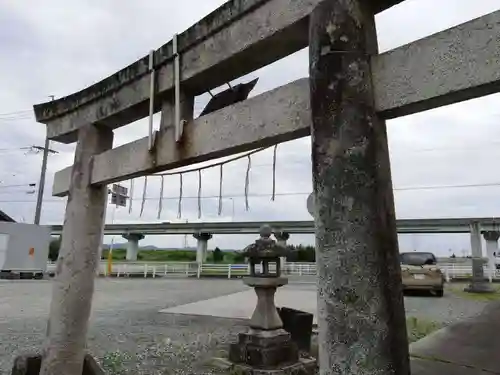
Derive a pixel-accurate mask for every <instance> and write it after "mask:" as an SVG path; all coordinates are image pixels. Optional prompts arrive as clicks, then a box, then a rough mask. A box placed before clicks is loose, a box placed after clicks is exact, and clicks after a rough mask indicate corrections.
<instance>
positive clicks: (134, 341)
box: [0, 279, 484, 375]
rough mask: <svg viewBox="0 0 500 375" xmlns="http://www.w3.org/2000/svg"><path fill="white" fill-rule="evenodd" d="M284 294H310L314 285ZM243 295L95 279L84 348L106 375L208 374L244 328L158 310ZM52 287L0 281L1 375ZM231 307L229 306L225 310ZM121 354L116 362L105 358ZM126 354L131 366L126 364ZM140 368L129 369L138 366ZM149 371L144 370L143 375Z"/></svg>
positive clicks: (467, 305)
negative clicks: (219, 354)
mask: <svg viewBox="0 0 500 375" xmlns="http://www.w3.org/2000/svg"><path fill="white" fill-rule="evenodd" d="M288 288H291V289H298V290H303V291H304V290H309V291H310V290H314V288H315V286H314V284H295V283H294V284H292V285H291V286H289V287H288ZM245 290H247V287H245V286H244V285H243V284H242V283H241V281H238V280H233V281H231V280H202V281H199V280H190V279H156V280H151V279H149V280H142V279H134V280H127V279H121V280H117V279H112V280H107V279H99V280H98V282H97V285H96V294H95V300H94V306H93V312H92V317H91V328H90V332H89V348H90V350H91V351H92V352H93V353H95V355H97V356H98V357H100V358H103V357H104V356H105V355H106V364H107V365H108V368H111V367H113V366H114V367H115V370H114V372H110V374H111V375H113V374H118V373H120V372H119V370H120V366H121V365H122V363H125V366H126V367H127V368H128V369H129V370H130V371H132V370H134V371H133V372H126V371H125V372H122V374H129V373H134V374H142V373H148V374H162V373H163V372H162V371H161V370H160V368H163V369H164V368H170V369H173V368H176V369H177V372H170V373H174V374H175V373H178V374H187V373H190V374H196V373H200V374H201V373H203V374H208V373H209V372H208V370H207V369H206V368H203V364H204V363H206V360H207V359H208V358H210V357H211V356H213V354H214V350H217V348H220V347H226V346H227V345H226V344H227V343H228V342H229V340H232V339H233V338H234V334H235V333H236V332H239V331H241V330H243V329H244V327H243V326H242V324H243V323H242V322H241V321H239V322H238V321H236V322H235V321H234V320H230V319H223V318H213V317H206V316H205V317H204V316H191V315H177V314H166V313H159V312H158V311H159V310H161V309H165V308H169V307H174V306H177V305H183V304H188V303H192V302H196V301H201V300H205V299H210V298H215V297H218V296H224V295H228V294H232V293H237V292H241V291H245ZM50 291H51V289H50V281H0V374H8V373H9V369H10V366H11V363H12V359H13V357H14V356H15V355H16V354H18V353H20V352H25V351H32V350H36V349H39V348H40V347H41V345H42V342H43V338H44V334H45V328H46V319H47V314H48V308H49V303H50ZM405 300H406V301H405V302H406V308H407V311H408V314H409V315H412V316H417V317H422V318H426V319H431V320H435V321H440V322H444V323H448V322H451V321H455V320H457V319H460V318H461V317H463V316H470V315H475V314H477V313H479V312H480V311H481V310H482V309H483V306H484V304H482V303H480V302H477V301H470V300H462V299H460V298H459V297H457V296H454V295H452V294H448V295H447V296H445V297H444V298H442V299H438V298H433V297H408V298H405ZM227 308H231V306H227ZM115 351H119V352H120V354H119V355H117V356H116V357H115V358H114V359H113V356H112V355H111V354H110V353H112V352H115ZM124 353H130V355H131V357H132V358H134V359H135V360H133V361H129V362H127V358H126V357H125V355H124ZM138 361H139V362H141V365H140V367H139V368H137V369H134V367H135V366H136V363H137V362H138ZM143 371H147V372H143Z"/></svg>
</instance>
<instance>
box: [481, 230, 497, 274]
mask: <svg viewBox="0 0 500 375" xmlns="http://www.w3.org/2000/svg"><path fill="white" fill-rule="evenodd" d="M483 237H484V240H485V241H486V256H487V257H488V266H489V267H488V268H489V269H490V272H491V273H492V274H494V272H495V270H496V259H495V258H496V255H497V253H498V238H499V237H500V232H497V231H488V232H483Z"/></svg>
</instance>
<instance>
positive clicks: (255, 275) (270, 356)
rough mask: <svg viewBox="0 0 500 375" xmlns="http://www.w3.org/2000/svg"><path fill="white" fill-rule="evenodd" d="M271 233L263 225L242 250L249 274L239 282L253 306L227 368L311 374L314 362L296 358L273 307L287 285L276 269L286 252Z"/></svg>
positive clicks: (287, 335)
mask: <svg viewBox="0 0 500 375" xmlns="http://www.w3.org/2000/svg"><path fill="white" fill-rule="evenodd" d="M271 234H272V229H271V228H270V227H269V226H267V225H265V226H263V227H262V228H261V230H260V238H259V239H258V240H257V241H255V242H254V243H253V244H251V245H250V246H247V247H246V248H245V250H244V252H245V253H246V256H247V257H248V260H249V263H250V275H249V276H248V277H245V278H243V282H244V283H245V284H246V285H248V286H251V287H253V288H254V289H255V293H256V294H257V306H256V307H255V311H254V312H253V315H252V317H251V319H250V324H249V329H248V331H247V332H243V333H240V334H239V336H238V342H237V343H234V344H231V345H230V348H229V361H230V365H231V366H232V367H233V368H234V369H235V370H236V371H237V372H238V373H241V374H246V375H252V374H275V375H280V374H290V373H293V374H313V373H314V371H315V366H316V362H315V360H314V359H313V358H299V351H298V349H297V345H296V344H295V343H294V342H293V341H292V339H291V336H290V333H288V332H287V331H285V330H284V329H283V322H282V321H281V318H280V316H279V314H278V311H277V309H276V305H275V304H274V295H275V293H276V289H277V288H278V287H280V286H283V285H286V284H287V283H288V279H287V278H286V277H282V276H281V269H280V257H283V256H285V255H286V252H287V250H286V249H285V248H284V247H282V246H280V245H278V244H277V243H276V241H274V240H273V239H271V238H270V237H271ZM258 264H261V265H262V266H261V269H260V272H257V270H256V265H258ZM273 265H275V271H274V272H273V271H272V269H273V268H274V267H272V266H273Z"/></svg>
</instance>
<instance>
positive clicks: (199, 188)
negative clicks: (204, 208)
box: [198, 169, 201, 219]
mask: <svg viewBox="0 0 500 375" xmlns="http://www.w3.org/2000/svg"><path fill="white" fill-rule="evenodd" d="M199 218H201V169H198V219H199Z"/></svg>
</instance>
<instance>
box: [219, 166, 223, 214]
mask: <svg viewBox="0 0 500 375" xmlns="http://www.w3.org/2000/svg"><path fill="white" fill-rule="evenodd" d="M223 165H224V164H221V165H220V176H219V216H220V215H221V214H222V177H223V170H222V169H223V167H222V166H223Z"/></svg>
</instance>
